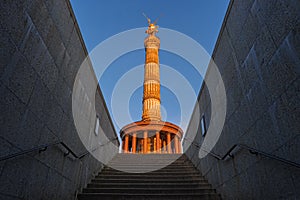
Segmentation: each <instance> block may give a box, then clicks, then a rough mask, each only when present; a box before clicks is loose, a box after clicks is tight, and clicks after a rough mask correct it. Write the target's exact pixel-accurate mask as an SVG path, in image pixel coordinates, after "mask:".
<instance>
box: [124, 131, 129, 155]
mask: <svg viewBox="0 0 300 200" xmlns="http://www.w3.org/2000/svg"><path fill="white" fill-rule="evenodd" d="M128 142H129V135H125V145H124V151H125V153H128Z"/></svg>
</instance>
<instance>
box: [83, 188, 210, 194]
mask: <svg viewBox="0 0 300 200" xmlns="http://www.w3.org/2000/svg"><path fill="white" fill-rule="evenodd" d="M108 192H111V193H119V194H121V193H123V194H124V193H131V194H144V193H147V192H149V193H157V194H170V193H174V192H180V193H185V194H193V193H199V192H201V193H206V194H209V193H214V192H215V190H214V189H197V190H195V189H193V188H160V189H159V190H158V189H157V188H84V189H83V193H108Z"/></svg>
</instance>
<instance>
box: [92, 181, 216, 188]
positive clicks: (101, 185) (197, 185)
mask: <svg viewBox="0 0 300 200" xmlns="http://www.w3.org/2000/svg"><path fill="white" fill-rule="evenodd" d="M107 187H123V188H156V189H157V188H164V187H172V188H179V187H184V188H202V189H211V186H210V185H209V184H208V183H199V182H195V183H190V182H189V183H173V182H171V183H156V182H155V183H147V184H145V183H136V182H133V183H111V182H110V183H89V184H88V185H87V188H107Z"/></svg>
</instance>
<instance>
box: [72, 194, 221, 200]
mask: <svg viewBox="0 0 300 200" xmlns="http://www.w3.org/2000/svg"><path fill="white" fill-rule="evenodd" d="M77 197H78V199H79V200H99V199H101V200H103V199H108V200H110V199H157V200H161V199H163V200H169V199H170V200H177V199H184V200H189V199H191V200H194V199H201V200H220V199H221V198H220V196H219V195H217V194H203V193H193V194H182V193H173V194H149V193H145V194H123V193H85V194H79V195H78V196H77Z"/></svg>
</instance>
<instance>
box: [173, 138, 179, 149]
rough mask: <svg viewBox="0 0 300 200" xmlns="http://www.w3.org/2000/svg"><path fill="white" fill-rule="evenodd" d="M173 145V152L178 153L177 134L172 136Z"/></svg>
mask: <svg viewBox="0 0 300 200" xmlns="http://www.w3.org/2000/svg"><path fill="white" fill-rule="evenodd" d="M174 143H175V144H174V146H175V153H179V142H178V137H177V135H175V136H174Z"/></svg>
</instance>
